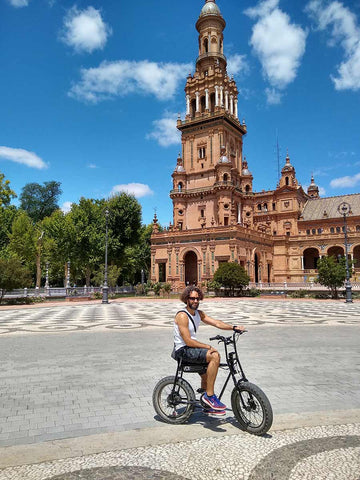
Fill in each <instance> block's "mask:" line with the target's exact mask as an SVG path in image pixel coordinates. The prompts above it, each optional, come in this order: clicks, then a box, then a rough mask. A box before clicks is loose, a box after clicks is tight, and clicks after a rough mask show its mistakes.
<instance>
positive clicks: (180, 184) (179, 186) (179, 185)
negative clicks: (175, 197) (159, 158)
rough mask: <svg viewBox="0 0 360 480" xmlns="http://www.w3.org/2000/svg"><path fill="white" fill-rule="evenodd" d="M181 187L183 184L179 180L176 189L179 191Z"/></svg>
mask: <svg viewBox="0 0 360 480" xmlns="http://www.w3.org/2000/svg"><path fill="white" fill-rule="evenodd" d="M182 188H183V184H182V182H179V183H178V191H179V192H181V191H182Z"/></svg>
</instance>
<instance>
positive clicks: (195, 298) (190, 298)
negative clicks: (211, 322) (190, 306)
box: [189, 297, 200, 302]
mask: <svg viewBox="0 0 360 480" xmlns="http://www.w3.org/2000/svg"><path fill="white" fill-rule="evenodd" d="M189 300H191V301H192V302H195V301H198V302H200V298H199V297H189Z"/></svg>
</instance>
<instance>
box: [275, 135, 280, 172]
mask: <svg viewBox="0 0 360 480" xmlns="http://www.w3.org/2000/svg"><path fill="white" fill-rule="evenodd" d="M276 159H277V181H279V180H280V147H279V131H278V129H276Z"/></svg>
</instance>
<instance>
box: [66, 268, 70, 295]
mask: <svg viewBox="0 0 360 480" xmlns="http://www.w3.org/2000/svg"><path fill="white" fill-rule="evenodd" d="M69 294H70V260H69V261H68V262H67V272H66V296H67V297H68V296H69Z"/></svg>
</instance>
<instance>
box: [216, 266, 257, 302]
mask: <svg viewBox="0 0 360 480" xmlns="http://www.w3.org/2000/svg"><path fill="white" fill-rule="evenodd" d="M214 281H215V282H219V283H220V284H221V285H222V286H223V287H225V288H229V289H230V292H231V294H232V295H234V292H235V288H240V289H242V288H243V287H246V286H247V285H249V281H250V278H249V276H248V274H247V273H246V272H245V269H244V267H242V266H241V265H239V264H238V263H221V264H220V265H219V268H218V269H217V270H216V272H215V274H214Z"/></svg>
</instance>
